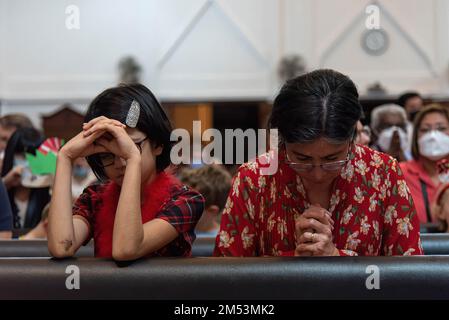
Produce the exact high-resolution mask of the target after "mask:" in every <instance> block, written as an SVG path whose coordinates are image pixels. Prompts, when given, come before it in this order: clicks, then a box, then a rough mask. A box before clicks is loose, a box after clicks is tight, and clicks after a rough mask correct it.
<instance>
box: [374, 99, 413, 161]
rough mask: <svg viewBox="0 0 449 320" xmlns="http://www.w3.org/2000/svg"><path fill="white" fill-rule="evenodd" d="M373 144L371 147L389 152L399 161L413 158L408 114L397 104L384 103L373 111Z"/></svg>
mask: <svg viewBox="0 0 449 320" xmlns="http://www.w3.org/2000/svg"><path fill="white" fill-rule="evenodd" d="M371 129H372V131H373V136H374V139H373V142H374V143H373V144H372V145H371V148H373V149H375V150H378V151H382V152H384V153H387V154H389V155H390V156H392V157H393V158H396V160H398V161H406V160H409V159H411V153H410V142H409V139H408V136H409V134H408V130H407V115H406V113H405V111H404V109H403V108H401V107H400V106H398V105H395V104H384V105H381V106H378V107H376V108H374V109H373V111H372V112H371Z"/></svg>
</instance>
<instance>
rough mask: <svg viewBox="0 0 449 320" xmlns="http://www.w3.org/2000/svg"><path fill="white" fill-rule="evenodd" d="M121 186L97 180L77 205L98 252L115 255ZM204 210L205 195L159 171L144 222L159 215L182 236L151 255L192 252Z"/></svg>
mask: <svg viewBox="0 0 449 320" xmlns="http://www.w3.org/2000/svg"><path fill="white" fill-rule="evenodd" d="M119 196H120V187H119V186H118V185H117V184H115V183H114V182H108V183H105V184H94V185H91V186H89V187H88V188H86V189H85V190H84V192H83V193H82V194H81V196H80V197H79V198H78V199H77V201H76V202H75V204H74V206H73V210H72V211H73V215H74V217H75V218H80V219H83V220H84V221H85V222H87V225H88V226H89V229H90V236H89V237H88V239H87V241H86V243H87V242H88V241H89V240H90V239H91V238H92V237H93V238H94V246H95V256H96V257H102V258H111V257H112V234H113V231H114V220H115V212H116V210H117V204H118V199H119ZM203 210H204V198H203V196H202V195H201V194H199V193H198V192H196V191H194V190H192V189H190V188H188V187H187V186H183V185H182V184H181V183H180V182H179V181H178V180H176V178H174V177H173V176H171V175H169V174H166V173H159V174H158V175H157V177H156V179H155V180H154V181H153V182H152V183H151V184H149V185H148V186H147V187H146V188H145V191H144V202H143V205H142V206H141V212H142V223H146V222H148V221H150V220H152V219H155V218H159V219H163V220H165V221H167V222H169V223H170V224H171V225H172V226H173V227H174V228H175V229H176V230H177V231H178V233H179V236H178V237H177V238H176V239H175V240H173V241H172V242H170V243H169V244H168V245H166V246H165V247H163V248H161V249H159V250H157V251H155V252H152V253H151V254H150V255H149V256H190V254H191V248H192V243H193V241H194V240H195V233H194V229H195V226H196V223H197V222H198V220H199V218H200V217H201V215H202V213H203Z"/></svg>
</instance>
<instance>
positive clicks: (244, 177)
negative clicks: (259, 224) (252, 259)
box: [214, 167, 258, 257]
mask: <svg viewBox="0 0 449 320" xmlns="http://www.w3.org/2000/svg"><path fill="white" fill-rule="evenodd" d="M247 171H248V170H246V169H245V168H244V167H242V168H241V169H240V170H239V172H238V173H237V175H236V176H235V177H234V179H233V182H232V189H231V191H230V193H229V196H228V199H227V202H226V205H225V209H224V210H223V214H222V218H221V228H220V232H219V233H218V235H217V239H216V244H215V251H214V256H234V257H236V256H237V257H239V256H257V255H258V254H257V248H256V244H255V239H254V237H255V234H256V230H255V225H256V224H255V221H254V213H255V211H256V208H255V207H254V194H255V191H256V190H255V183H254V181H253V180H252V178H251V175H250V174H247Z"/></svg>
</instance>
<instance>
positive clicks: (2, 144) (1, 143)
mask: <svg viewBox="0 0 449 320" xmlns="http://www.w3.org/2000/svg"><path fill="white" fill-rule="evenodd" d="M20 128H33V124H32V123H31V120H30V119H29V118H28V117H27V116H26V115H24V114H21V113H11V114H7V115H5V116H3V117H0V172H1V170H2V162H3V157H4V152H5V149H6V144H7V143H8V140H9V138H10V137H11V136H12V134H13V133H14V132H15V131H16V130H17V129H20Z"/></svg>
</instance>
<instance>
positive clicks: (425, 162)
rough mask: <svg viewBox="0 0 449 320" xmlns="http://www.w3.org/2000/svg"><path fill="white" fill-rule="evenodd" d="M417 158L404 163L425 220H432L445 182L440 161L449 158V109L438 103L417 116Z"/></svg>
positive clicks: (412, 191)
mask: <svg viewBox="0 0 449 320" xmlns="http://www.w3.org/2000/svg"><path fill="white" fill-rule="evenodd" d="M414 126H415V130H414V132H413V137H412V155H413V159H412V160H410V161H407V162H403V163H401V164H400V165H401V168H402V170H403V172H404V176H405V179H406V181H407V185H408V186H409V188H410V191H411V193H412V196H413V200H414V202H415V206H416V210H417V212H418V217H419V220H420V221H421V223H426V222H432V221H433V220H434V219H432V215H431V206H432V204H433V203H434V201H435V195H436V192H437V190H438V187H439V186H440V184H441V183H442V181H440V179H441V178H440V177H439V174H438V162H439V161H440V160H442V159H449V110H448V109H447V108H446V107H443V106H441V105H438V104H431V105H428V106H426V107H425V108H424V109H422V110H421V111H420V112H419V113H418V114H417V115H416V117H415V122H414Z"/></svg>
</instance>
